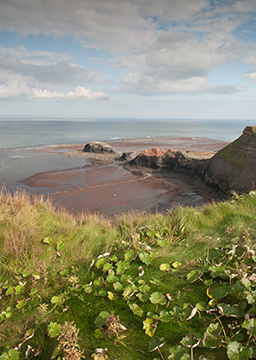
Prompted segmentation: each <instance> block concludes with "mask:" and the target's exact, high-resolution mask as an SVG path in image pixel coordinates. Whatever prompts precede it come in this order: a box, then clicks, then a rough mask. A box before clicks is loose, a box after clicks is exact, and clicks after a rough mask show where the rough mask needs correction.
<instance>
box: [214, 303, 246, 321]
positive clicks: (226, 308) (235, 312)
mask: <svg viewBox="0 0 256 360" xmlns="http://www.w3.org/2000/svg"><path fill="white" fill-rule="evenodd" d="M217 307H218V309H219V312H220V313H221V315H225V316H228V317H237V318H241V317H242V316H244V311H243V310H242V309H241V308H240V307H239V306H238V305H237V306H236V305H234V306H231V305H229V304H218V305H217Z"/></svg>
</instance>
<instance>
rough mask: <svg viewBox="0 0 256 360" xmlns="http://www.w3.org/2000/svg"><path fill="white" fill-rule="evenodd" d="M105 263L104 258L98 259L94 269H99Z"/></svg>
mask: <svg viewBox="0 0 256 360" xmlns="http://www.w3.org/2000/svg"><path fill="white" fill-rule="evenodd" d="M106 261H107V259H106V258H105V257H102V258H100V259H98V260H97V261H96V264H95V266H96V268H97V269H100V268H101V267H102V266H103V265H104V264H105V262H106Z"/></svg>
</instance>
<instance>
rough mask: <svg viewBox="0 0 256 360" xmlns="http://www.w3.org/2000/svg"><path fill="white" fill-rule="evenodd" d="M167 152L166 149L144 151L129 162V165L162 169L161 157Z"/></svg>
mask: <svg viewBox="0 0 256 360" xmlns="http://www.w3.org/2000/svg"><path fill="white" fill-rule="evenodd" d="M167 152H168V150H166V149H158V148H153V149H148V150H144V151H142V152H140V153H139V155H138V156H136V158H135V159H133V160H132V161H131V165H136V166H142V167H148V168H152V169H158V168H160V167H162V164H163V155H165V154H166V153H167Z"/></svg>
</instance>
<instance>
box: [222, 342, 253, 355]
mask: <svg viewBox="0 0 256 360" xmlns="http://www.w3.org/2000/svg"><path fill="white" fill-rule="evenodd" d="M227 354H228V358H229V359H230V360H248V359H249V358H250V357H252V354H253V351H252V349H251V348H249V347H244V346H242V344H241V343H239V342H237V341H234V342H230V343H229V344H228V346H227Z"/></svg>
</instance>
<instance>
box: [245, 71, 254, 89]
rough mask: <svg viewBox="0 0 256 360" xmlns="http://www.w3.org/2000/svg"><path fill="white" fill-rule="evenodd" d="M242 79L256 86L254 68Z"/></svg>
mask: <svg viewBox="0 0 256 360" xmlns="http://www.w3.org/2000/svg"><path fill="white" fill-rule="evenodd" d="M244 78H245V79H248V80H251V81H253V82H254V83H255V85H256V67H255V68H252V69H251V70H250V71H248V72H247V73H246V74H244Z"/></svg>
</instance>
